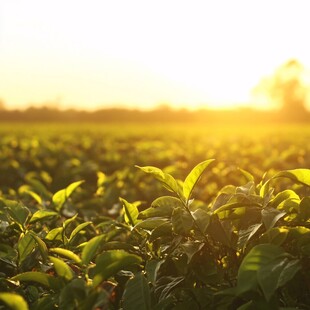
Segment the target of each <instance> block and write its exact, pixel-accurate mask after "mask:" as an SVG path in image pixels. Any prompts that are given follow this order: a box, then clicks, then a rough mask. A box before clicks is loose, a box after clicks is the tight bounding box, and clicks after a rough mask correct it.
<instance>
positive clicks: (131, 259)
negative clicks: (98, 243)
mask: <svg viewBox="0 0 310 310" xmlns="http://www.w3.org/2000/svg"><path fill="white" fill-rule="evenodd" d="M141 262H142V258H141V257H139V256H137V255H134V254H130V253H128V252H126V251H124V250H112V251H107V252H104V253H102V254H100V255H99V256H98V257H97V258H96V267H95V268H94V269H93V271H94V274H95V276H94V279H93V285H94V286H95V287H96V286H98V285H99V284H100V283H101V282H102V281H103V280H106V279H108V278H109V277H111V276H113V275H115V274H116V273H117V272H118V271H120V270H122V269H126V268H128V267H130V266H132V265H139V264H140V263H141Z"/></svg>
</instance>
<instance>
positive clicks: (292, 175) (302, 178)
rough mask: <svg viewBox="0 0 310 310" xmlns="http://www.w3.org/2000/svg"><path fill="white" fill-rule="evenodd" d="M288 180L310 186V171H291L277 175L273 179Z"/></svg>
mask: <svg viewBox="0 0 310 310" xmlns="http://www.w3.org/2000/svg"><path fill="white" fill-rule="evenodd" d="M280 177H284V178H289V179H291V180H293V181H295V182H298V183H301V184H303V185H307V186H310V169H293V170H285V171H280V172H279V173H277V174H276V175H275V176H274V178H280Z"/></svg>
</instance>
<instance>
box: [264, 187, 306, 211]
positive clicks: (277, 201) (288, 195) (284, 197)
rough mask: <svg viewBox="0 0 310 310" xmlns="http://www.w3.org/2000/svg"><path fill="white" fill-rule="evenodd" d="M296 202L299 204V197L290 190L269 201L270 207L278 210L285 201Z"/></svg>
mask: <svg viewBox="0 0 310 310" xmlns="http://www.w3.org/2000/svg"><path fill="white" fill-rule="evenodd" d="M288 200H289V201H296V202H299V201H300V198H299V196H298V195H297V194H296V193H295V192H294V191H292V190H290V189H287V190H284V191H282V192H280V193H278V194H277V195H276V197H274V198H273V199H272V200H271V201H270V205H269V206H270V207H273V208H279V207H280V206H281V205H282V204H283V203H284V202H285V201H288Z"/></svg>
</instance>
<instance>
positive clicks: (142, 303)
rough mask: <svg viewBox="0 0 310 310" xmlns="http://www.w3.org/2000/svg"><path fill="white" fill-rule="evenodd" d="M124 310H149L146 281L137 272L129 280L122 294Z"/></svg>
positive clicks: (149, 297)
mask: <svg viewBox="0 0 310 310" xmlns="http://www.w3.org/2000/svg"><path fill="white" fill-rule="evenodd" d="M123 303H124V309H128V310H150V309H151V294H150V288H149V286H148V283H147V280H146V278H145V277H144V275H143V274H142V273H141V272H139V273H137V274H136V275H135V276H134V277H133V278H131V279H129V280H128V282H127V283H126V286H125V291H124V294H123Z"/></svg>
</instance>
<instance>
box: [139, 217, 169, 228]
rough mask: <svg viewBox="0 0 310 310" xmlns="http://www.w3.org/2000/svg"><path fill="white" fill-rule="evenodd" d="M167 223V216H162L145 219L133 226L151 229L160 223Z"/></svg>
mask: <svg viewBox="0 0 310 310" xmlns="http://www.w3.org/2000/svg"><path fill="white" fill-rule="evenodd" d="M166 223H169V220H168V219H167V218H163V217H154V218H150V219H146V220H143V221H141V222H140V223H138V224H137V225H136V226H135V228H142V229H145V230H153V229H155V228H157V227H158V226H160V225H163V224H166Z"/></svg>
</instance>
